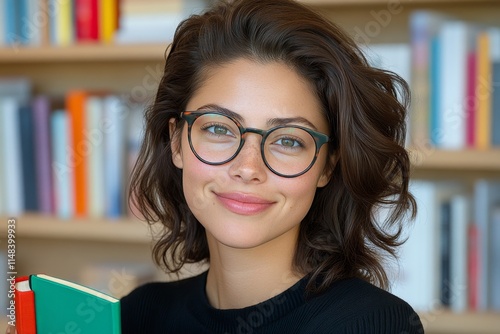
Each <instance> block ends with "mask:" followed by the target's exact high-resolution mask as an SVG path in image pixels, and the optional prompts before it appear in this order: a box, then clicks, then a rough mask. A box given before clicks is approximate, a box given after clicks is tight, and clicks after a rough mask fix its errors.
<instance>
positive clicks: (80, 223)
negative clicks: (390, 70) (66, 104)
mask: <svg viewBox="0 0 500 334" xmlns="http://www.w3.org/2000/svg"><path fill="white" fill-rule="evenodd" d="M300 2H302V3H304V4H307V5H310V6H314V7H316V8H317V9H318V10H319V11H320V12H322V13H323V14H325V15H327V16H328V17H331V18H332V19H333V20H334V21H335V22H337V23H339V24H340V25H341V26H343V27H344V28H346V30H347V31H348V32H349V33H353V34H354V33H355V31H356V30H355V29H356V28H361V29H364V28H365V26H366V24H367V22H371V21H373V20H375V19H374V17H373V11H375V12H378V11H381V10H386V9H387V8H388V5H389V4H393V5H395V6H396V5H399V7H398V8H401V11H400V12H398V13H397V14H393V15H391V16H390V20H389V22H388V24H387V25H383V26H381V27H380V33H377V34H375V35H376V36H373V37H372V38H371V41H372V42H380V43H383V42H408V41H409V39H408V28H407V21H408V16H409V13H410V12H411V11H412V10H415V9H419V8H432V9H437V10H440V11H444V12H447V13H449V14H451V15H453V16H456V17H459V18H463V19H468V20H476V21H481V22H483V23H484V24H493V25H498V24H499V23H498V22H500V1H499V0H453V1H452V0H401V1H387V0H301V1H300ZM166 48H167V43H165V44H164V45H163V44H141V45H101V44H83V45H72V46H67V47H26V48H19V49H13V48H0V73H1V75H2V76H18V75H22V76H27V77H29V78H31V79H32V81H33V85H34V93H35V94H38V93H44V94H48V95H49V96H56V97H60V96H63V94H64V93H65V92H66V91H67V90H68V88H69V87H71V88H85V89H90V90H92V89H109V88H112V89H113V90H115V91H116V92H119V93H124V94H127V93H130V92H131V91H132V90H133V89H134V87H136V86H144V85H145V82H147V83H148V84H149V83H151V80H152V79H153V80H155V79H158V75H161V71H162V69H163V62H164V55H165V51H166ZM148 93H150V95H151V96H152V95H154V91H153V90H150V91H148ZM411 152H412V154H411V158H412V163H413V167H412V173H413V176H414V177H425V178H431V179H432V178H435V179H441V178H465V179H468V180H473V179H474V178H477V177H478V176H481V177H499V175H500V149H492V150H487V151H473V150H460V151H439V150H427V151H422V150H418V149H411ZM0 219H1V221H2V224H0V235H1V238H0V241H1V242H2V243H3V241H4V236H5V235H6V227H5V224H4V223H3V222H5V221H6V220H7V217H1V216H0ZM17 219H18V231H17V234H16V236H17V237H18V238H19V239H18V240H19V245H20V246H19V249H20V250H19V254H18V256H19V259H18V261H19V263H20V270H27V269H26V268H30V271H50V272H51V273H54V274H56V275H61V276H64V277H67V278H72V277H74V276H75V273H74V269H75V268H78V267H79V266H83V265H85V264H88V263H92V262H93V261H97V260H102V259H103V258H104V259H105V260H109V261H121V260H125V259H130V260H132V261H143V262H151V254H150V253H151V234H150V231H149V228H148V226H147V225H146V224H145V223H143V222H141V221H138V220H134V219H129V218H124V219H118V220H113V221H111V220H106V219H96V220H94V219H90V218H76V219H70V220H62V219H58V218H54V217H50V216H41V215H36V214H27V215H22V216H20V217H18V218H17ZM61 249H65V250H68V251H67V253H65V254H61V252H60V250H61ZM33 254H35V255H33ZM41 259H50V260H48V261H46V262H42V261H41ZM158 278H159V279H164V276H162V274H161V273H160V272H158ZM421 317H422V320H423V322H424V325H425V328H426V332H427V333H431V334H432V333H463V334H465V333H485V334H486V333H497V332H498V328H500V314H495V313H464V314H455V313H451V312H446V311H436V312H434V313H422V314H421ZM0 327H1V328H5V319H3V318H1V320H0Z"/></svg>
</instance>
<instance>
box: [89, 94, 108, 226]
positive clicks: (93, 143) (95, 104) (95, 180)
mask: <svg viewBox="0 0 500 334" xmlns="http://www.w3.org/2000/svg"><path fill="white" fill-rule="evenodd" d="M85 109H86V117H87V122H86V123H87V124H86V127H87V129H86V137H87V140H88V142H89V146H90V150H89V154H88V156H87V163H88V166H87V169H86V170H87V180H88V181H89V189H88V191H87V196H88V199H87V203H88V204H89V215H90V216H91V217H104V213H105V196H104V194H105V187H104V184H105V182H104V131H105V130H104V127H103V113H104V106H103V101H102V97H100V96H89V97H88V98H87V100H86V106H85Z"/></svg>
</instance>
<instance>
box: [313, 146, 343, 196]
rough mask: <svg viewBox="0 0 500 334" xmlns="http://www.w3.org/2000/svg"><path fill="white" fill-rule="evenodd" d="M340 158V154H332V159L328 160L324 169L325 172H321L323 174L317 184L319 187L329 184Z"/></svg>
mask: <svg viewBox="0 0 500 334" xmlns="http://www.w3.org/2000/svg"><path fill="white" fill-rule="evenodd" d="M338 160H339V156H338V154H332V155H331V156H330V160H329V161H327V163H326V164H325V168H324V169H323V173H321V175H320V177H319V179H318V183H317V185H316V186H317V187H318V188H322V187H324V186H326V185H327V184H328V182H330V179H331V178H332V175H333V170H334V169H335V166H336V165H337V162H338Z"/></svg>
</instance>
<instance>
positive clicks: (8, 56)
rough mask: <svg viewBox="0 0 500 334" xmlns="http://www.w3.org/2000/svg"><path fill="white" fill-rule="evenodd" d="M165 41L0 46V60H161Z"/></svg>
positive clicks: (20, 61)
mask: <svg viewBox="0 0 500 334" xmlns="http://www.w3.org/2000/svg"><path fill="white" fill-rule="evenodd" d="M167 46H168V43H165V44H164V45H159V44H137V45H104V44H77V45H71V46H67V47H53V46H44V47H19V48H5V47H4V48H0V63H4V64H5V63H7V64H15V63H18V64H19V63H21V64H22V63H47V62H99V61H105V62H108V61H113V62H114V61H127V62H130V61H151V60H153V61H156V60H163V59H164V54H165V51H166V49H167Z"/></svg>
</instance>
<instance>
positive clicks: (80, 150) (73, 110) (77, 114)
mask: <svg viewBox="0 0 500 334" xmlns="http://www.w3.org/2000/svg"><path fill="white" fill-rule="evenodd" d="M86 99H87V93H86V92H84V91H71V92H68V93H67V96H66V109H67V111H68V113H69V116H70V120H71V132H72V138H71V140H72V143H71V145H72V147H71V148H72V150H71V155H72V160H73V167H74V168H73V169H74V191H75V193H74V200H75V205H74V208H75V214H76V215H77V216H86V214H87V198H88V195H87V188H88V186H87V170H86V169H87V155H88V153H89V150H90V143H89V142H88V141H87V138H86V137H85V133H86V129H87V125H86V121H85V119H86V116H85V103H86V102H85V101H86Z"/></svg>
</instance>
